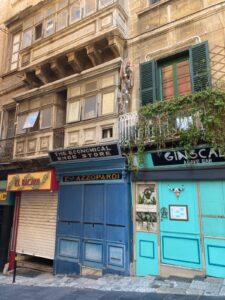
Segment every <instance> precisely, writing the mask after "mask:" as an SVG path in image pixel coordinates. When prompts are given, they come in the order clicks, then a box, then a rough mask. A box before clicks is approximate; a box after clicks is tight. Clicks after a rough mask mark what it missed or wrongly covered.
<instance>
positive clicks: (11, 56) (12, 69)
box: [9, 31, 22, 71]
mask: <svg viewBox="0 0 225 300" xmlns="http://www.w3.org/2000/svg"><path fill="white" fill-rule="evenodd" d="M17 35H18V36H19V41H18V42H17V43H14V38H15V36H17ZM21 36H22V33H21V31H17V32H14V33H12V39H11V53H10V67H9V69H10V71H14V70H16V69H18V67H19V60H20V57H19V54H20V49H21ZM15 45H18V50H17V51H15V52H14V51H13V48H14V46H15ZM15 54H17V55H18V56H17V59H16V61H13V60H12V58H13V55H15ZM14 64H16V67H15V68H12V65H14Z"/></svg>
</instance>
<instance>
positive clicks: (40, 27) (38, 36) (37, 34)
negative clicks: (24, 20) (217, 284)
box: [34, 23, 43, 41]
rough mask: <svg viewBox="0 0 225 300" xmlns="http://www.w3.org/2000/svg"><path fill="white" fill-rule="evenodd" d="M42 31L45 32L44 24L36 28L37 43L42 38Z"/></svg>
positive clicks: (35, 37)
mask: <svg viewBox="0 0 225 300" xmlns="http://www.w3.org/2000/svg"><path fill="white" fill-rule="evenodd" d="M42 30H43V25H42V23H40V24H37V25H36V26H35V27H34V40H35V41H37V40H39V39H40V38H41V37H42Z"/></svg>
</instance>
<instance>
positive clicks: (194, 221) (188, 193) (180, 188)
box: [159, 181, 202, 269]
mask: <svg viewBox="0 0 225 300" xmlns="http://www.w3.org/2000/svg"><path fill="white" fill-rule="evenodd" d="M159 202H160V236H161V263H164V264H169V265H175V266H181V267H188V268H193V269H201V268H202V257H201V256H202V255H201V243H200V229H199V219H198V214H199V213H198V195H197V184H196V183H195V182H189V181H184V182H181V181H176V182H172V181H171V182H170V181H168V182H161V183H159Z"/></svg>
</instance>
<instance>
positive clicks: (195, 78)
mask: <svg viewBox="0 0 225 300" xmlns="http://www.w3.org/2000/svg"><path fill="white" fill-rule="evenodd" d="M189 54H190V72H191V82H192V90H193V92H198V91H202V90H204V89H206V88H207V87H208V86H210V85H211V76H210V67H209V47H208V42H203V43H200V44H198V45H194V46H193V47H191V48H190V49H189Z"/></svg>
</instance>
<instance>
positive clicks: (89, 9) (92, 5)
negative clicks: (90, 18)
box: [85, 0, 97, 16]
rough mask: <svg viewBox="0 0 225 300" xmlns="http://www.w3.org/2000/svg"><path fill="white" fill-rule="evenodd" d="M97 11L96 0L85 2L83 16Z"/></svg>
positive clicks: (86, 0)
mask: <svg viewBox="0 0 225 300" xmlns="http://www.w3.org/2000/svg"><path fill="white" fill-rule="evenodd" d="M96 9H97V6H96V0H85V15H86V16H87V15H90V14H91V13H93V12H95V11H96Z"/></svg>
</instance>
